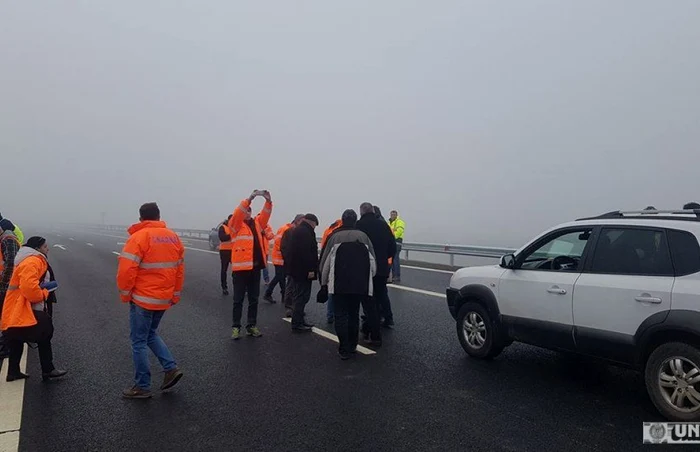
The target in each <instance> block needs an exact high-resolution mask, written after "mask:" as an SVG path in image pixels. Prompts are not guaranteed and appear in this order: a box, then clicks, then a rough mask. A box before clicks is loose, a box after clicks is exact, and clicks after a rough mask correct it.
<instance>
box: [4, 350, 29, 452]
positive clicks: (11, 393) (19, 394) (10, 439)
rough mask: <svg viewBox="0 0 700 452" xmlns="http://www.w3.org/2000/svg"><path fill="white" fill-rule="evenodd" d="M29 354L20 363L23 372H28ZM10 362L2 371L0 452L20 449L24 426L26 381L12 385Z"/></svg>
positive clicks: (25, 353)
mask: <svg viewBox="0 0 700 452" xmlns="http://www.w3.org/2000/svg"><path fill="white" fill-rule="evenodd" d="M27 352H28V348H27V346H26V345H25V346H24V353H23V354H22V359H21V361H20V362H19V367H20V370H21V371H22V372H26V371H27ZM7 368H8V362H7V360H5V362H4V363H3V366H2V370H1V371H0V451H13V452H15V451H16V450H17V449H18V448H19V431H20V427H21V426H22V405H23V404H24V383H25V380H17V381H13V382H11V383H8V382H7V381H5V379H6V378H7Z"/></svg>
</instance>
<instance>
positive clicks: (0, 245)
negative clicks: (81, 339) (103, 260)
mask: <svg viewBox="0 0 700 452" xmlns="http://www.w3.org/2000/svg"><path fill="white" fill-rule="evenodd" d="M23 241H24V234H23V233H22V231H21V230H20V229H19V227H17V226H16V225H14V224H13V223H12V222H11V221H10V220H9V219H7V218H3V217H2V215H0V331H2V337H0V354H1V355H2V358H5V357H7V359H8V368H7V377H6V380H7V381H8V382H12V381H15V380H24V379H26V378H29V375H28V374H26V373H23V372H22V370H21V368H20V361H21V359H22V354H23V353H24V344H25V343H26V344H36V348H38V349H39V362H40V364H41V372H42V379H43V380H44V381H48V380H53V379H57V378H61V377H63V376H64V375H65V374H66V373H67V372H66V371H65V370H59V369H56V367H55V366H54V363H53V349H52V345H51V339H52V338H53V331H54V327H53V320H52V316H53V305H54V304H55V303H56V294H55V291H56V289H58V283H57V282H56V278H55V275H54V272H53V269H52V268H51V266H50V265H49V261H48V254H49V246H48V244H47V242H46V239H44V238H43V237H38V236H35V237H30V238H29V239H28V240H27V242H26V243H25V244H24V245H22V242H23Z"/></svg>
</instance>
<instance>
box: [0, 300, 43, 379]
mask: <svg viewBox="0 0 700 452" xmlns="http://www.w3.org/2000/svg"><path fill="white" fill-rule="evenodd" d="M34 318H36V321H37V324H36V325H32V326H27V327H20V328H8V329H7V330H6V331H5V332H4V333H3V335H4V336H5V338H6V339H7V343H8V345H9V348H10V356H9V364H8V366H9V367H8V368H7V373H8V374H10V375H13V374H14V375H17V374H18V373H20V368H19V362H20V360H21V359H22V353H23V352H24V343H25V342H31V343H35V344H37V345H38V348H39V362H40V363H41V372H42V373H45V374H47V373H49V372H51V371H53V370H54V369H55V367H54V365H53V350H52V349H51V338H52V337H53V322H52V321H51V317H49V315H48V314H47V313H45V312H44V311H34Z"/></svg>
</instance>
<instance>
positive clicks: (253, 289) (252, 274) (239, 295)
mask: <svg viewBox="0 0 700 452" xmlns="http://www.w3.org/2000/svg"><path fill="white" fill-rule="evenodd" d="M246 294H248V324H247V325H246V326H247V327H251V326H255V325H256V324H257V322H258V298H259V297H260V270H244V271H237V272H233V327H234V328H240V327H241V316H242V315H243V301H244V300H245V296H246Z"/></svg>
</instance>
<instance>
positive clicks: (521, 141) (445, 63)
mask: <svg viewBox="0 0 700 452" xmlns="http://www.w3.org/2000/svg"><path fill="white" fill-rule="evenodd" d="M699 23H700V2H699V1H695V0H687V1H683V0H673V1H660V0H659V1H640V0H626V1H612V0H605V1H592V0H586V1H583V0H582V1H561V0H551V1H535V0H527V1H522V0H511V1H500V2H493V1H467V0H461V1H427V0H424V1H408V0H381V1H354V2H340V1H329V0H314V1H300V0H296V1H283V0H278V1H256V2H252V1H247V2H243V1H225V0H218V1H189V2H184V1H183V2H173V1H165V0H164V1H145V0H141V1H132V0H128V1H127V0H120V1H99V2H98V1H72V2H66V1H48V0H46V1H42V2H18V1H13V2H3V3H2V6H1V7H0V153H1V154H2V158H1V159H0V167H1V168H2V170H1V171H0V180H1V182H2V193H3V195H2V197H1V198H0V212H2V214H3V215H5V216H6V217H8V218H10V219H13V220H14V221H15V222H17V223H18V224H20V225H22V224H23V223H30V222H33V223H36V222H37V221H41V222H45V223H48V222H51V221H74V222H92V223H97V222H99V221H100V212H102V211H105V212H107V217H106V220H107V222H108V223H112V224H127V223H131V222H134V221H137V219H138V207H139V205H140V204H142V203H143V202H147V201H157V202H158V203H159V204H160V206H161V210H162V213H163V219H164V220H165V221H167V222H168V223H169V224H170V225H171V226H173V227H192V228H209V227H213V226H215V225H216V223H217V222H219V221H220V220H222V219H223V218H224V217H225V216H226V215H228V214H229V213H230V212H231V211H232V210H233V209H234V207H235V206H236V204H237V203H238V202H239V201H240V200H241V199H242V198H244V197H246V196H247V195H248V194H249V193H250V191H251V190H253V189H256V188H260V189H262V188H267V189H269V190H270V191H271V192H272V196H273V201H274V202H275V208H274V213H273V219H272V223H273V226H274V227H278V226H280V225H281V224H282V223H285V222H288V221H290V220H291V218H292V217H293V215H294V214H295V213H297V212H314V213H316V214H317V215H318V216H319V218H320V219H321V223H322V226H324V227H325V226H326V225H327V224H329V223H330V222H332V221H333V220H335V219H336V218H338V217H339V216H340V214H341V212H342V211H343V210H344V209H346V208H355V209H356V210H357V209H358V207H359V205H360V203H361V202H363V201H369V202H373V203H376V204H378V205H379V206H380V207H381V208H382V210H383V212H384V213H385V215H387V216H388V213H389V211H390V210H391V209H397V210H399V212H400V213H401V214H402V216H403V217H404V219H405V220H406V222H407V236H406V240H407V241H428V242H438V243H446V242H450V243H461V244H486V245H495V246H499V245H500V246H519V245H520V244H521V243H522V242H523V241H524V240H527V239H528V238H530V237H531V236H533V235H536V234H538V233H539V232H540V231H541V230H542V229H544V228H547V227H549V226H551V225H553V224H556V223H559V222H564V221H569V220H571V219H574V218H577V217H580V216H587V215H594V214H598V213H602V212H605V211H610V210H615V209H641V208H644V207H646V206H647V205H649V204H652V205H654V206H656V207H658V208H680V207H681V206H682V204H683V203H685V202H688V201H695V200H697V201H700V178H698V166H699V165H700V152H699V151H698V142H699V139H700V127H699V126H700V120H699V118H700V88H698V81H699V80H700V27H698V24H699ZM10 168H11V169H10ZM260 205H261V203H260V202H259V201H258V202H257V203H256V207H258V206H260ZM318 232H319V233H320V231H318Z"/></svg>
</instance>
